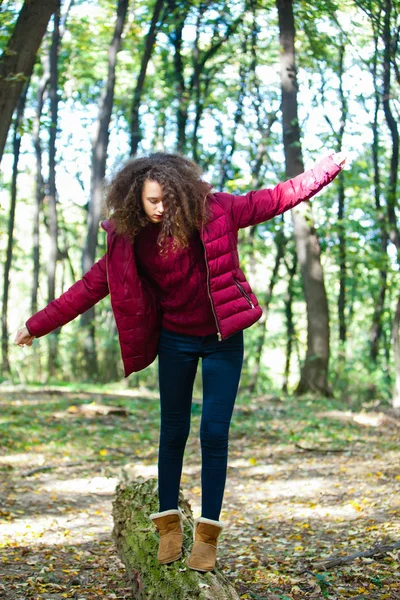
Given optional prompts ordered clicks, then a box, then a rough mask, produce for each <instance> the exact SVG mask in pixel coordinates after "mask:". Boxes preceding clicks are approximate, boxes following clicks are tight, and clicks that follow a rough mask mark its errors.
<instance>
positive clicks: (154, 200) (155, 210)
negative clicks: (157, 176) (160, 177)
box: [142, 179, 164, 223]
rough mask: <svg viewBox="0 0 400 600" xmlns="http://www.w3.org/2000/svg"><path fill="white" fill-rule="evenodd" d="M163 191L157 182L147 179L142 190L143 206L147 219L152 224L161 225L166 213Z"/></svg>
mask: <svg viewBox="0 0 400 600" xmlns="http://www.w3.org/2000/svg"><path fill="white" fill-rule="evenodd" d="M162 201H163V190H162V187H161V185H160V184H159V183H158V182H157V181H151V180H150V179H146V180H145V182H144V184H143V188H142V205H143V210H144V212H145V213H146V216H147V218H148V219H149V221H151V222H152V223H159V222H160V221H161V220H162V215H163V212H164V207H163V203H162Z"/></svg>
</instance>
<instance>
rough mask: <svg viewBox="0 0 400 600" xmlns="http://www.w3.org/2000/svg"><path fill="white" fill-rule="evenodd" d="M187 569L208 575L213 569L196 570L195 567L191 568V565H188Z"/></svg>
mask: <svg viewBox="0 0 400 600" xmlns="http://www.w3.org/2000/svg"><path fill="white" fill-rule="evenodd" d="M188 567H189V569H192V571H200V573H209V572H210V571H214V568H215V567H214V568H212V569H198V568H197V567H192V566H191V565H189V563H188Z"/></svg>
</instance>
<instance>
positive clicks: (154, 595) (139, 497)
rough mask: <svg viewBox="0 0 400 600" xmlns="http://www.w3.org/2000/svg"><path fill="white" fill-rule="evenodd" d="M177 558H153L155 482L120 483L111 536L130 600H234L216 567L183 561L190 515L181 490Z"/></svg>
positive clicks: (188, 541)
mask: <svg viewBox="0 0 400 600" xmlns="http://www.w3.org/2000/svg"><path fill="white" fill-rule="evenodd" d="M179 506H180V508H181V510H182V513H183V524H184V536H183V537H184V541H183V547H184V550H183V557H182V558H181V559H180V560H177V561H175V562H174V563H171V564H170V565H159V564H158V561H157V549H158V539H159V538H158V533H157V531H156V530H155V527H154V524H153V523H152V522H151V520H150V518H149V516H150V514H151V513H153V512H157V511H158V496H157V480H156V479H154V478H152V479H147V480H145V479H143V478H138V479H137V480H135V482H126V483H125V482H124V483H120V484H119V485H118V486H117V489H116V496H115V500H114V501H113V511H112V514H113V519H114V529H113V532H112V537H113V540H114V543H115V545H116V548H117V552H118V556H119V557H120V559H121V560H122V562H123V563H124V565H125V567H126V570H127V573H128V576H129V579H130V581H131V584H132V592H133V597H134V598H135V599H136V600H172V599H173V600H188V599H190V600H195V599H196V600H197V599H198V600H239V596H238V594H237V592H236V591H235V589H234V588H233V587H232V585H231V584H230V582H229V581H228V580H227V578H226V577H225V576H224V575H223V574H222V572H221V571H219V570H218V563H217V568H216V569H215V571H214V572H212V573H199V572H197V571H192V570H191V569H189V568H188V567H187V565H186V559H187V557H188V555H189V553H190V550H191V547H192V540H193V521H194V519H193V514H192V511H191V508H190V505H189V503H188V501H187V500H185V499H184V497H183V495H182V493H180V497H179Z"/></svg>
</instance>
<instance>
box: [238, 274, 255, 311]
mask: <svg viewBox="0 0 400 600" xmlns="http://www.w3.org/2000/svg"><path fill="white" fill-rule="evenodd" d="M233 281H234V282H235V284H236V287H237V288H238V290H239V292H240V293H241V294H242V296H243V298H245V299H246V300H247V302H248V303H249V304H250V306H251V308H254V304H253V302H252V300H251V298H250V296H249V295H248V293H247V292H245V290H244V287H243V286H242V284H241V283H239V282H238V280H237V279H236V278H235V277H234V278H233Z"/></svg>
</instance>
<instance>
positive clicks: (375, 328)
mask: <svg viewBox="0 0 400 600" xmlns="http://www.w3.org/2000/svg"><path fill="white" fill-rule="evenodd" d="M374 38H375V39H374V41H375V51H374V59H373V65H372V77H373V82H374V95H375V110H374V120H373V123H372V135H373V141H372V160H373V165H374V195H375V208H376V214H377V221H378V223H379V227H380V231H381V251H382V257H381V260H382V266H381V267H380V269H379V280H380V287H379V292H378V294H377V297H376V298H375V302H374V314H373V317H372V324H371V327H370V331H369V341H370V357H371V360H372V362H373V363H374V364H375V365H376V364H377V361H378V353H379V341H380V338H381V336H382V315H383V310H384V306H385V296H386V290H387V245H388V239H389V237H388V233H387V224H386V218H385V214H384V211H383V208H382V205H381V200H380V196H381V176H380V169H379V120H378V118H379V107H380V102H381V94H380V89H379V87H378V82H377V67H378V42H379V37H378V33H377V32H376V31H375V33H374Z"/></svg>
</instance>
